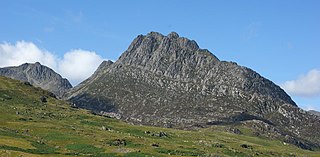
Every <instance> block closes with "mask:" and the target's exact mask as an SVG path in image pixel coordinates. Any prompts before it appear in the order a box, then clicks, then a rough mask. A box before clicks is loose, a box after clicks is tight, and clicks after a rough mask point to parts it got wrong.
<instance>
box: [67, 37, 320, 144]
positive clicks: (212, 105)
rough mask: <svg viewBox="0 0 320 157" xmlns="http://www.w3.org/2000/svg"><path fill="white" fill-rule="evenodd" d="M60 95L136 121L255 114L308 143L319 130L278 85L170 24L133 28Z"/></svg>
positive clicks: (170, 123)
mask: <svg viewBox="0 0 320 157" xmlns="http://www.w3.org/2000/svg"><path fill="white" fill-rule="evenodd" d="M66 99H69V100H71V101H73V102H74V103H75V104H76V105H77V106H79V107H83V108H87V109H91V110H94V111H96V112H100V113H103V114H107V115H109V116H115V117H118V118H121V119H123V120H126V121H129V122H133V123H137V124H147V125H156V126H165V127H176V128H189V127H194V126H201V127H205V126H208V125H217V124H234V123H243V122H253V123H256V122H257V121H258V122H257V123H259V125H260V123H263V124H266V125H272V126H274V127H276V128H277V130H278V133H279V137H285V136H286V135H288V136H289V137H298V138H295V139H299V140H298V141H299V142H301V141H302V142H301V143H302V144H301V145H305V146H306V147H309V146H311V145H319V144H320V142H319V138H313V139H312V138H311V136H312V137H314V136H318V137H320V133H319V132H318V133H316V135H315V134H312V135H310V132H308V131H307V130H309V129H312V128H313V127H315V128H316V129H318V130H319V131H320V129H319V121H314V116H312V115H310V114H307V113H306V112H304V111H302V110H301V109H299V108H298V107H297V106H296V104H295V102H294V101H292V99H291V98H290V97H289V96H288V95H287V94H286V93H285V92H284V91H283V90H282V89H281V88H280V87H279V86H277V85H276V84H274V83H273V82H271V81H270V80H268V79H266V78H264V77H262V76H260V75H259V74H258V73H256V72H255V71H253V70H251V69H249V68H246V67H243V66H239V65H237V64H236V63H234V62H225V61H220V60H219V59H218V58H217V57H216V56H214V55H213V54H212V53H210V52H209V51H208V50H205V49H200V48H199V46H198V45H197V43H196V42H195V41H193V40H189V39H187V38H183V37H179V35H178V34H177V33H175V32H172V33H170V34H169V35H167V36H164V35H162V34H160V33H156V32H151V33H149V34H147V35H139V36H138V37H137V38H136V39H134V41H133V42H132V43H131V45H130V46H129V48H128V50H126V51H125V52H124V53H123V54H122V55H121V56H120V58H119V59H118V60H117V61H116V62H115V63H112V62H111V61H108V62H103V63H102V64H101V65H100V67H99V68H98V70H97V71H96V72H95V74H93V75H92V76H91V77H90V78H89V79H87V80H86V81H84V82H83V83H81V84H80V85H79V86H77V87H75V88H74V89H72V90H71V91H70V92H68V93H67V94H66ZM306 124H308V126H305V125H306ZM257 126H258V124H257ZM292 127H294V129H292ZM289 137H288V138H289ZM300 139H302V140H300ZM291 143H293V142H291ZM297 145H298V144H297ZM302 147H303V146H302Z"/></svg>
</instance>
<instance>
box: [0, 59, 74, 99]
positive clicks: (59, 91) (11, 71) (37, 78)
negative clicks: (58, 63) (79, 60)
mask: <svg viewBox="0 0 320 157" xmlns="http://www.w3.org/2000/svg"><path fill="white" fill-rule="evenodd" d="M0 76H6V77H10V78H12V79H16V80H20V81H24V82H29V83H30V84H32V85H34V86H37V87H40V88H42V89H45V90H48V91H50V92H52V93H53V94H55V95H56V96H58V97H62V96H63V94H64V93H65V92H66V91H67V90H69V89H70V88H72V85H71V84H70V82H69V81H68V80H67V79H65V78H62V77H61V76H60V75H59V74H57V73H56V72H54V71H53V70H52V69H50V68H48V67H46V66H44V65H41V64H40V63H39V62H36V63H34V64H31V63H25V64H22V65H20V66H14V67H5V68H0Z"/></svg>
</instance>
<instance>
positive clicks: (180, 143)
mask: <svg viewBox="0 0 320 157" xmlns="http://www.w3.org/2000/svg"><path fill="white" fill-rule="evenodd" d="M51 96H52V95H51V94H50V93H49V92H47V91H45V90H42V89H40V88H35V87H34V86H30V85H28V84H25V83H24V82H20V81H17V80H12V79H10V78H7V77H3V76H0V124H1V125H0V156H31V157H34V156H37V157H38V156H41V157H42V156H43V157H46V156H50V157H51V156H57V157H61V156H95V157H96V156H97V157H98V156H99V157H119V156H135V157H145V156H288V157H289V156H294V155H295V156H310V157H318V156H319V153H320V152H319V151H308V150H303V149H300V148H297V147H296V146H294V145H291V144H288V143H283V142H281V141H279V140H274V139H266V138H265V137H255V136H253V132H252V131H250V130H248V128H247V127H245V126H242V127H237V128H235V127H236V126H222V125H220V126H212V127H211V128H199V129H198V130H196V131H186V130H178V129H170V128H160V127H151V126H140V125H131V124H128V123H125V122H123V121H120V120H116V119H114V118H108V117H103V116H98V115H94V114H91V112H90V111H88V110H84V109H80V108H76V107H74V106H70V103H69V102H66V101H62V100H59V99H56V98H54V97H51ZM40 97H46V102H44V101H42V100H41V99H39V98H40ZM225 130H237V131H238V132H242V134H241V135H237V134H234V133H228V132H225Z"/></svg>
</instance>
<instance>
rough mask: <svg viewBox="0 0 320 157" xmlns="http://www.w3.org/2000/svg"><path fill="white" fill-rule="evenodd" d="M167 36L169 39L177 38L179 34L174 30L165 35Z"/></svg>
mask: <svg viewBox="0 0 320 157" xmlns="http://www.w3.org/2000/svg"><path fill="white" fill-rule="evenodd" d="M167 37H168V38H170V39H177V38H179V34H178V33H176V32H171V33H169V34H168V35H167Z"/></svg>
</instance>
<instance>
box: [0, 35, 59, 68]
mask: <svg viewBox="0 0 320 157" xmlns="http://www.w3.org/2000/svg"><path fill="white" fill-rule="evenodd" d="M0 56H1V57H0V67H5V66H16V65H20V64H23V63H26V62H28V63H33V62H41V63H42V64H44V65H46V66H48V67H51V68H53V69H56V67H57V64H56V57H55V56H54V55H53V54H52V53H50V52H48V51H46V50H42V49H40V48H38V47H37V46H36V45H35V44H33V43H31V42H25V41H18V42H17V43H16V44H15V45H14V44H10V43H3V44H0Z"/></svg>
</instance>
